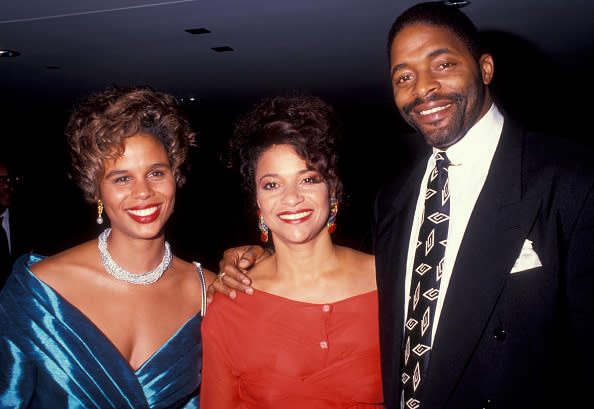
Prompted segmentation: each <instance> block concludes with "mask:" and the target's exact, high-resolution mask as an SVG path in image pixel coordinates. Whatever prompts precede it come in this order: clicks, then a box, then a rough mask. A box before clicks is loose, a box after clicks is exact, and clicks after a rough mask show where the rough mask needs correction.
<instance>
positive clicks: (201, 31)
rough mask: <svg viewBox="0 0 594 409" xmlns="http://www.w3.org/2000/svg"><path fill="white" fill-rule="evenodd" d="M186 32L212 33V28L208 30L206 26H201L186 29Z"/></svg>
mask: <svg viewBox="0 0 594 409" xmlns="http://www.w3.org/2000/svg"><path fill="white" fill-rule="evenodd" d="M184 31H185V32H186V33H190V34H208V33H210V30H207V29H206V28H204V27H201V28H189V29H187V30H184Z"/></svg>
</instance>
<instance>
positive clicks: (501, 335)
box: [493, 328, 507, 341]
mask: <svg viewBox="0 0 594 409" xmlns="http://www.w3.org/2000/svg"><path fill="white" fill-rule="evenodd" d="M493 336H494V337H495V339H496V340H497V341H505V338H507V332H505V330H504V329H503V328H497V329H495V331H493Z"/></svg>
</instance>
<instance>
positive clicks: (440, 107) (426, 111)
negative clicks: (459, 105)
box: [419, 104, 452, 115]
mask: <svg viewBox="0 0 594 409" xmlns="http://www.w3.org/2000/svg"><path fill="white" fill-rule="evenodd" d="M451 106H452V104H447V105H443V106H439V107H435V108H431V109H425V110H423V111H420V112H419V115H431V114H434V113H436V112H439V111H443V110H444V109H446V108H449V107H451Z"/></svg>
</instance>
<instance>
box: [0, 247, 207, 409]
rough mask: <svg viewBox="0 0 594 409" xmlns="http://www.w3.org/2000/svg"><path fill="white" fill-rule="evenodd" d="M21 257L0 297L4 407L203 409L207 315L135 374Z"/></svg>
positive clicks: (0, 401) (0, 402)
mask: <svg viewBox="0 0 594 409" xmlns="http://www.w3.org/2000/svg"><path fill="white" fill-rule="evenodd" d="M42 258H43V257H41V256H38V255H33V254H28V255H25V256H22V257H20V258H19V259H18V260H17V262H16V263H15V266H14V268H13V272H12V274H11V276H10V277H9V279H8V281H7V283H6V285H5V287H4V289H3V290H2V292H1V293H0V408H32V409H38V408H39V409H40V408H68V409H74V408H101V409H103V408H117V409H126V408H134V409H169V408H184V409H192V408H198V407H199V401H200V400H199V396H198V394H199V386H200V380H201V377H200V370H201V366H202V345H201V337H200V325H201V317H200V314H199V313H198V314H197V315H195V316H194V317H192V318H190V319H189V320H188V321H187V322H186V323H185V324H184V325H183V326H182V327H181V328H180V329H179V330H178V331H177V332H176V333H175V334H174V335H173V336H172V337H171V338H170V339H169V340H168V341H167V342H166V343H165V344H164V345H163V346H161V348H159V350H158V351H157V352H155V354H153V356H151V357H150V358H149V359H148V360H147V361H146V362H145V363H144V364H143V365H142V366H141V367H140V368H138V370H136V371H134V370H133V369H132V368H131V367H130V365H129V364H128V362H127V361H126V360H125V359H124V358H123V357H122V355H121V354H120V352H119V351H118V350H117V348H116V347H115V346H114V345H113V344H112V343H111V341H110V340H109V339H107V338H106V337H105V335H104V334H103V333H102V332H101V331H100V330H99V329H98V328H97V327H96V326H95V325H94V324H93V323H92V322H91V321H90V320H89V319H88V318H87V317H86V316H85V315H84V314H83V313H82V312H80V311H79V310H78V309H76V308H75V307H74V306H72V304H70V303H69V302H68V301H66V300H65V299H64V298H63V297H62V296H60V295H59V294H58V293H56V292H55V291H54V290H53V289H52V288H51V287H49V286H48V285H46V284H45V283H43V282H42V281H41V280H39V279H38V278H37V277H36V276H35V275H33V274H32V273H31V271H30V270H29V267H30V266H31V265H33V264H34V263H36V262H38V261H39V260H41V259H42Z"/></svg>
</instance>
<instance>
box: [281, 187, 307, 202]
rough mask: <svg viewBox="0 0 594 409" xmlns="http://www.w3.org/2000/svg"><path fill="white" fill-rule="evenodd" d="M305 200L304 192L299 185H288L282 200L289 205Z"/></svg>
mask: <svg viewBox="0 0 594 409" xmlns="http://www.w3.org/2000/svg"><path fill="white" fill-rule="evenodd" d="M302 201H303V194H302V193H301V191H300V190H299V187H298V186H294V185H288V186H287V187H286V189H285V192H284V195H283V198H282V202H283V204H286V205H289V206H296V205H298V204H299V203H301V202H302Z"/></svg>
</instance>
